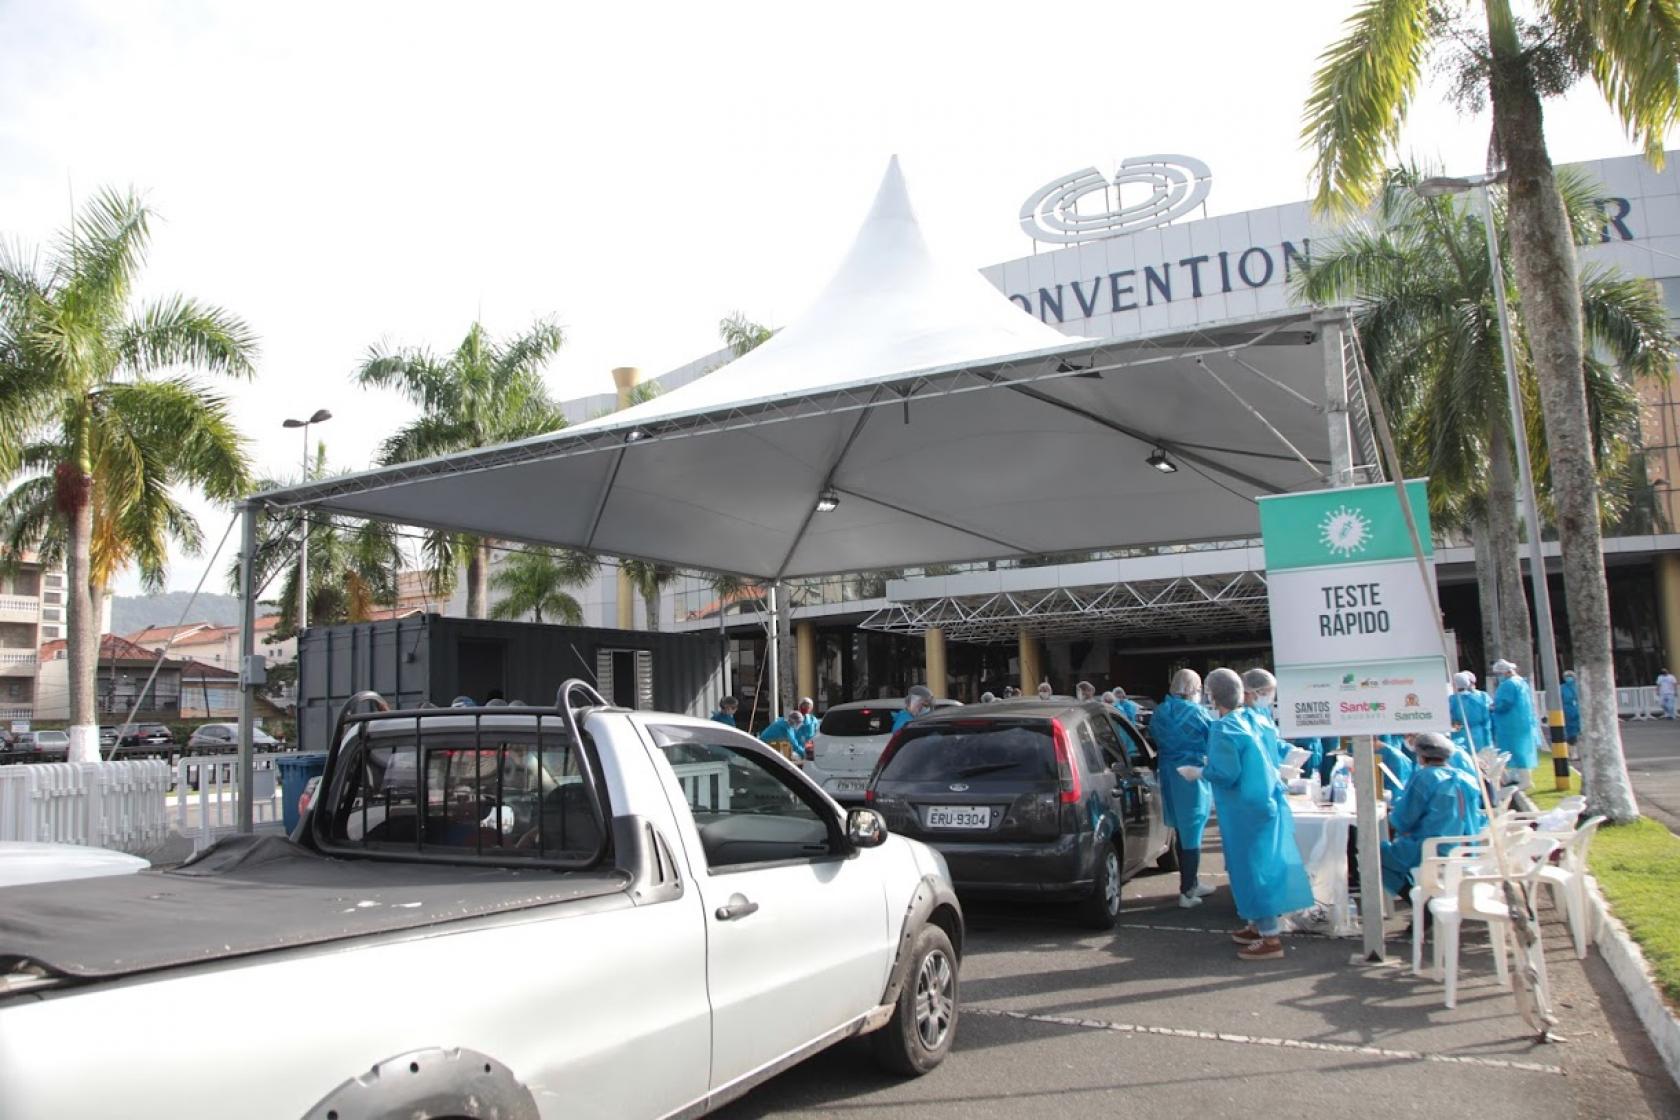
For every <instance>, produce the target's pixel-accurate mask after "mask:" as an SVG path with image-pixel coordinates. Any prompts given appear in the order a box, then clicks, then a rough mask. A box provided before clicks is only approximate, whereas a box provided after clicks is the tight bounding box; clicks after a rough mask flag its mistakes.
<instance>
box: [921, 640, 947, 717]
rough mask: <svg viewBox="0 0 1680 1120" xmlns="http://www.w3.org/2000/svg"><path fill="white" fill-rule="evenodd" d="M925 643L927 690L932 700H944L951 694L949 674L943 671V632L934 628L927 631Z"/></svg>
mask: <svg viewBox="0 0 1680 1120" xmlns="http://www.w3.org/2000/svg"><path fill="white" fill-rule="evenodd" d="M924 640H925V641H926V643H927V678H928V681H927V683H928V688H930V689H932V690H933V695H934V699H936V700H944V699H946V698H947V697H949V696H950V694H951V682H950V674H949V673H948V672H947V671H946V669H945V631H943V630H941V629H940V628H939V627H937V626H935V627H932V628H930V629H929V630H928V632H927V636H926V638H925V639H924Z"/></svg>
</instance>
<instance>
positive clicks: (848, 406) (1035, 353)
mask: <svg viewBox="0 0 1680 1120" xmlns="http://www.w3.org/2000/svg"><path fill="white" fill-rule="evenodd" d="M1326 326H1328V329H1325V328H1326ZM1343 345H1344V344H1343V340H1342V335H1341V332H1340V329H1339V327H1338V326H1336V325H1335V324H1334V322H1328V323H1327V322H1324V321H1315V320H1314V318H1313V317H1312V316H1311V315H1310V314H1309V313H1307V312H1300V311H1298V312H1290V313H1285V314H1282V315H1279V316H1274V317H1272V318H1268V319H1265V320H1260V321H1254V322H1247V323H1240V324H1230V325H1222V326H1221V327H1220V328H1218V330H1217V331H1215V332H1211V333H1210V332H1206V331H1194V332H1189V333H1183V332H1180V333H1176V334H1173V335H1170V336H1159V337H1154V338H1147V339H1141V340H1138V339H1132V340H1125V341H1118V340H1107V339H1070V338H1068V337H1067V336H1065V335H1063V334H1061V333H1060V332H1058V331H1056V330H1054V329H1052V328H1051V327H1048V326H1046V325H1044V324H1042V323H1040V322H1038V321H1037V320H1035V319H1033V318H1032V317H1031V316H1029V315H1026V314H1024V313H1023V312H1022V311H1021V309H1020V308H1019V307H1018V306H1016V305H1015V304H1013V303H1011V302H1009V301H1008V300H1007V299H1005V298H1004V297H1003V296H1002V295H1001V294H999V293H998V292H997V291H996V290H995V289H993V288H992V287H991V286H990V285H989V284H987V283H986V281H985V280H984V279H983V278H982V277H980V276H979V275H978V274H977V273H975V272H974V271H972V270H970V269H966V268H961V267H953V266H949V265H947V264H945V263H943V262H942V261H941V260H940V259H939V258H938V257H937V256H935V254H934V253H932V252H931V251H930V249H929V247H928V245H927V243H926V241H925V239H924V237H923V236H922V232H921V229H920V227H919V225H918V224H917V221H916V217H915V213H914V211H913V209H912V207H911V205H910V199H909V195H908V192H907V191H906V189H905V184H904V180H903V177H902V175H901V174H900V171H899V168H898V165H897V162H896V160H895V161H894V162H893V163H892V164H891V165H890V166H889V167H888V169H887V173H886V177H885V178H884V180H883V181H882V184H881V188H880V191H879V193H878V194H877V196H876V199H875V203H874V206H873V208H872V209H871V211H870V213H869V216H868V218H867V219H866V220H865V222H864V224H863V227H862V229H861V230H860V231H859V233H858V237H857V240H856V243H855V244H854V245H853V247H852V249H851V251H850V253H849V254H848V255H847V257H846V259H845V261H844V263H843V264H842V265H841V267H840V269H839V271H838V272H837V273H836V275H835V276H834V278H833V280H832V281H830V283H829V285H828V287H827V288H826V289H825V290H824V291H823V293H822V295H821V296H820V297H819V298H818V299H817V301H816V303H815V305H814V306H813V307H812V308H811V309H810V310H809V311H808V312H807V313H806V314H805V315H804V316H803V317H802V318H800V319H799V320H798V321H796V322H794V323H793V324H791V325H789V326H788V327H787V328H786V329H784V330H782V331H780V332H778V333H777V334H776V335H775V337H773V338H772V339H771V340H770V341H768V342H766V343H765V344H764V345H762V346H760V347H759V348H758V349H756V350H754V351H753V352H752V353H750V354H748V355H746V356H745V357H742V358H740V359H738V360H736V361H734V362H731V363H730V364H728V365H726V366H724V367H723V368H721V369H719V370H718V371H716V372H714V373H712V374H710V375H708V376H706V377H703V378H701V379H699V380H698V381H695V382H693V383H692V384H690V385H687V386H684V387H682V388H680V389H677V390H675V391H673V392H670V393H667V394H665V395H663V396H660V397H658V398H655V399H654V400H651V401H649V402H647V403H645V404H642V405H639V406H636V407H634V408H631V409H628V410H625V411H623V412H619V413H615V414H613V415H611V416H608V417H604V418H602V419H599V420H594V421H590V422H588V423H585V424H580V425H576V426H574V427H571V428H567V429H565V430H563V431H559V432H555V433H552V434H549V435H545V436H540V437H537V438H535V439H531V440H527V441H523V442H521V443H516V444H510V445H506V446H502V447H493V448H483V449H479V450H475V451H471V452H466V453H462V454H457V455H452V456H447V457H443V458H438V459H432V460H426V461H422V462H418V463H411V464H404V465H402V466H399V467H392V468H386V469H381V470H376V471H371V472H367V473H363V474H358V475H350V476H345V477H341V478H337V479H332V480H328V481H323V482H318V483H314V484H311V485H307V486H300V487H296V488H292V489H287V490H280V491H274V492H270V493H267V494H263V495H259V496H258V497H257V498H256V499H255V501H256V502H257V504H259V505H261V506H267V507H271V508H286V507H295V506H312V507H315V508H319V509H322V510H330V511H334V512H340V513H346V514H354V515H362V516H368V517H373V518H379V519H384V520H389V521H395V522H401V523H406V524H413V525H421V526H435V527H440V528H447V529H453V530H461V531H466V532H471V533H475V534H479V535H482V536H486V537H491V538H497V539H504V540H514V541H524V542H528V543H532V544H544V545H559V546H565V547H571V548H580V549H588V550H590V551H594V552H599V553H605V554H609V555H618V556H632V557H639V558H643V559H649V560H656V561H663V562H668V563H671V564H674V565H678V566H684V567H693V568H702V569H709V570H715V571H721V572H732V573H739V574H741V575H746V576H751V577H760V578H778V577H798V576H808V575H817V574H826V573H831V572H843V571H854V570H858V569H865V568H901V567H913V566H919V565H925V564H932V563H950V562H960V561H967V560H985V559H997V558H1004V557H1009V556H1016V555H1022V554H1034V553H1045V552H1062V551H1071V550H1089V549H1099V548H1109V547H1123V546H1141V545H1153V544H1166V543H1174V542H1187V541H1198V540H1210V539H1220V538H1230V537H1235V536H1245V535H1252V534H1253V533H1255V532H1256V531H1257V526H1258V520H1257V516H1256V513H1255V507H1254V501H1253V499H1254V497H1255V496H1257V495H1260V494H1267V493H1278V492H1283V491H1289V490H1298V489H1305V488H1315V487H1318V486H1321V485H1324V484H1325V481H1326V480H1325V476H1326V475H1327V474H1328V473H1329V470H1330V461H1331V457H1332V456H1331V448H1330V440H1331V438H1332V437H1331V432H1332V430H1333V428H1334V427H1335V425H1333V424H1330V423H1327V419H1326V415H1325V403H1324V402H1325V401H1326V400H1327V399H1330V398H1334V397H1337V396H1339V395H1340V394H1339V392H1338V391H1337V382H1338V379H1339V378H1341V377H1342V376H1344V375H1342V374H1341V373H1340V370H1341V369H1342V365H1341V363H1342V357H1343ZM1327 371H1328V373H1327ZM1343 384H1345V382H1343ZM1327 386H1328V388H1327ZM1354 411H1355V413H1356V414H1357V413H1359V412H1361V411H1362V410H1360V409H1358V408H1357V407H1356V408H1355V410H1354ZM1334 418H1336V419H1337V421H1338V423H1340V424H1342V425H1343V427H1342V431H1343V432H1346V431H1347V428H1346V426H1345V425H1346V415H1345V414H1343V413H1341V412H1339V411H1338V412H1336V413H1335V414H1334ZM1362 420H1363V417H1362V416H1357V415H1356V426H1355V431H1356V436H1355V442H1356V443H1359V442H1363V441H1361V440H1359V439H1358V436H1357V433H1358V430H1359V428H1360V426H1361V425H1360V423H1359V421H1362ZM1156 449H1159V450H1161V451H1163V452H1164V453H1165V454H1166V456H1167V457H1168V458H1169V459H1170V460H1171V462H1173V463H1174V464H1176V465H1177V466H1178V468H1179V469H1178V470H1177V471H1176V472H1175V473H1163V472H1161V471H1159V470H1156V469H1152V468H1151V467H1150V466H1149V465H1147V464H1146V461H1145V460H1146V459H1147V458H1148V457H1150V456H1151V454H1152V452H1153V451H1154V450H1156ZM1356 454H1357V453H1356ZM825 491H832V492H833V493H834V494H835V495H836V496H837V497H838V499H839V505H838V507H837V508H835V509H834V510H833V511H831V512H816V506H817V500H818V497H819V495H821V494H822V493H824V492H825Z"/></svg>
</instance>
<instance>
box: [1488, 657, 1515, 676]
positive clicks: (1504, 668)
mask: <svg viewBox="0 0 1680 1120" xmlns="http://www.w3.org/2000/svg"><path fill="white" fill-rule="evenodd" d="M1493 671H1494V672H1496V673H1515V672H1516V671H1517V667H1516V665H1514V664H1513V663H1511V662H1509V661H1507V660H1505V659H1504V658H1503V657H1501V658H1500V659H1499V660H1498V661H1495V662H1494V663H1493Z"/></svg>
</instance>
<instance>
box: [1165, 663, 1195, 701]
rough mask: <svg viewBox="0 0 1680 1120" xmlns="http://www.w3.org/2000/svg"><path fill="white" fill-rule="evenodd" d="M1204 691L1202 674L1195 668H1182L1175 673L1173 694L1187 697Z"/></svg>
mask: <svg viewBox="0 0 1680 1120" xmlns="http://www.w3.org/2000/svg"><path fill="white" fill-rule="evenodd" d="M1201 691H1202V675H1201V674H1200V673H1198V672H1196V670H1194V669H1180V670H1179V671H1178V672H1176V673H1174V674H1173V679H1172V694H1173V695H1174V696H1182V697H1184V698H1186V699H1189V698H1190V697H1193V696H1195V695H1197V694H1198V693H1200V692H1201Z"/></svg>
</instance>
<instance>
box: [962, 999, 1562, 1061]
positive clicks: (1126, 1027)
mask: <svg viewBox="0 0 1680 1120" xmlns="http://www.w3.org/2000/svg"><path fill="white" fill-rule="evenodd" d="M963 1010H964V1011H966V1012H968V1013H969V1014H972V1015H995V1016H998V1017H999V1018H1004V1019H1018V1020H1021V1021H1022V1022H1027V1023H1042V1024H1045V1025H1047V1026H1053V1027H1086V1028H1089V1029H1091V1030H1098V1031H1113V1032H1115V1033H1117V1034H1152V1035H1160V1036H1163V1037H1166V1038H1194V1039H1200V1040H1201V1041H1204V1042H1234V1043H1238V1044H1241V1045H1244V1046H1275V1047H1278V1048H1279V1049H1283V1050H1311V1051H1314V1052H1317V1053H1322V1054H1352V1055H1357V1056H1359V1057H1366V1058H1393V1059H1398V1060H1400V1061H1407V1062H1435V1063H1438V1064H1443V1065H1454V1066H1476V1067H1479V1068H1482V1069H1510V1070H1519V1071H1521V1072H1523V1073H1556V1074H1562V1073H1563V1069H1562V1068H1561V1067H1559V1066H1548V1065H1543V1064H1541V1063H1539V1062H1515V1061H1509V1060H1507V1059H1504V1058H1471V1057H1460V1056H1457V1055H1453V1054H1425V1053H1422V1052H1420V1051H1417V1050H1385V1049H1383V1048H1381V1047H1378V1046H1354V1045H1351V1044H1349V1043H1343V1042H1302V1041H1300V1040H1299V1039H1294V1038H1256V1037H1255V1036H1253V1035H1246V1034H1228V1033H1226V1032H1224V1031H1193V1030H1187V1029H1185V1028H1182V1027H1147V1026H1142V1025H1140V1024H1137V1023H1114V1022H1110V1021H1109V1020H1107V1019H1075V1018H1073V1017H1071V1016H1067V1015H1038V1014H1034V1013H1033V1012H1029V1011H1009V1010H1006V1009H1004V1008H994V1007H971V1006H964V1007H963Z"/></svg>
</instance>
